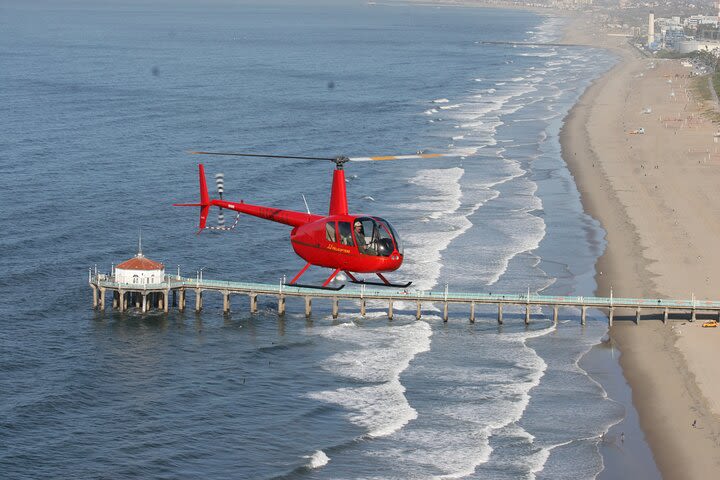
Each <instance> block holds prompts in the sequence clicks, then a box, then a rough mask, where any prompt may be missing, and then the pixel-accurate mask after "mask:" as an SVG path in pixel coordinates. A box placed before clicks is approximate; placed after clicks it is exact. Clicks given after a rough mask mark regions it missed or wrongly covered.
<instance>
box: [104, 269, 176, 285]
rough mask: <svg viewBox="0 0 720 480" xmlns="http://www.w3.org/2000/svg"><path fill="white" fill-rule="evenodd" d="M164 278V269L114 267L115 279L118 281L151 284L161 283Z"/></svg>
mask: <svg viewBox="0 0 720 480" xmlns="http://www.w3.org/2000/svg"><path fill="white" fill-rule="evenodd" d="M164 279H165V270H164V269H160V270H124V269H122V268H116V269H115V281H116V282H119V283H131V284H135V285H151V284H155V283H162V281H163V280H164Z"/></svg>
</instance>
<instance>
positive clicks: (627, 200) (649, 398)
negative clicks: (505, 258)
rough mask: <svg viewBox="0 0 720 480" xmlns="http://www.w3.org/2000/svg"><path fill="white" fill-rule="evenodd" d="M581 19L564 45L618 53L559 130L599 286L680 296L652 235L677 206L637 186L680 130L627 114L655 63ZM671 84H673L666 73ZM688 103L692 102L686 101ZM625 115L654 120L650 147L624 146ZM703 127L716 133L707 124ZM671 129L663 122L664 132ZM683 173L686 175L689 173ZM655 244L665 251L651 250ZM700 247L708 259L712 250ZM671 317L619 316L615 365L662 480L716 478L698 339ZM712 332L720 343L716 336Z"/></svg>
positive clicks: (605, 290)
mask: <svg viewBox="0 0 720 480" xmlns="http://www.w3.org/2000/svg"><path fill="white" fill-rule="evenodd" d="M584 21H586V20H584V18H583V17H581V16H578V17H575V18H574V19H573V20H571V22H570V24H569V25H568V27H567V30H566V36H565V41H569V40H572V43H584V44H586V45H588V46H592V47H598V48H605V49H609V50H611V51H613V52H615V53H616V54H618V55H619V56H620V60H619V62H618V64H617V65H616V66H615V67H613V68H612V69H611V70H610V71H609V72H607V73H606V74H604V75H603V76H602V77H600V78H599V79H596V80H595V81H594V82H593V84H591V86H590V87H588V89H587V90H586V91H585V92H584V93H583V95H582V96H581V97H580V99H579V101H578V102H577V104H576V105H575V106H573V108H572V109H571V110H570V112H569V113H568V115H567V117H566V118H565V119H564V123H563V127H562V129H561V134H560V141H561V146H562V155H563V159H564V160H565V162H566V163H567V165H568V168H569V169H570V172H571V173H572V175H573V177H574V179H575V182H576V185H577V187H578V190H579V191H580V194H581V201H582V204H583V207H584V209H585V211H586V212H588V213H589V214H590V215H591V216H593V218H595V219H597V220H598V221H600V223H601V224H602V226H603V228H604V229H605V231H606V240H607V248H606V250H605V252H604V254H603V255H602V256H601V257H600V258H599V259H598V261H597V264H596V277H595V278H596V282H597V292H598V294H599V295H605V296H607V295H609V292H610V290H611V289H614V291H615V292H616V293H617V292H622V293H621V294H620V295H618V296H628V297H629V296H638V297H642V296H654V297H670V298H678V297H682V296H683V295H681V292H682V291H683V289H684V288H686V285H684V280H685V279H684V278H683V275H681V274H680V275H678V273H677V272H678V271H679V270H681V269H682V267H683V266H684V264H683V262H672V261H669V263H671V264H672V265H670V266H668V267H665V269H662V268H658V267H659V266H660V264H661V262H659V261H656V260H655V259H656V258H657V259H659V258H663V260H665V258H666V254H667V253H669V252H668V250H672V249H674V248H675V246H674V245H673V243H671V242H661V241H658V239H657V237H658V235H657V231H658V229H661V228H662V227H663V225H661V224H658V222H657V217H661V216H662V214H663V213H665V214H666V213H667V212H666V211H665V210H666V209H667V208H669V209H671V212H672V213H675V212H676V208H674V207H671V206H670V205H675V203H674V198H657V197H658V196H660V195H658V194H657V193H656V192H657V190H660V188H659V187H660V186H661V184H660V183H656V184H655V185H652V186H651V187H654V188H650V189H647V190H646V189H643V188H639V187H638V184H643V185H640V186H642V187H647V186H648V185H644V184H646V183H647V182H648V180H649V179H647V176H648V172H645V171H644V170H645V166H646V165H648V166H652V167H653V169H654V170H661V169H662V170H666V169H667V170H671V169H672V168H673V167H674V165H668V164H667V163H666V162H664V161H663V160H664V159H663V158H662V156H661V155H659V152H663V153H664V152H665V150H666V148H670V147H671V146H675V147H677V145H676V144H678V143H682V142H681V141H679V140H678V133H680V136H681V137H682V136H685V135H686V133H685V132H681V131H680V132H679V131H677V130H675V131H673V132H672V137H670V136H669V135H668V134H669V133H671V132H668V131H663V130H661V129H659V128H657V127H655V125H653V123H652V122H650V121H649V120H650V119H649V118H637V115H638V112H637V111H634V110H630V109H631V108H632V107H630V106H629V104H630V103H631V102H630V101H629V100H630V98H631V96H632V98H633V99H634V98H636V97H639V96H640V95H639V94H640V93H641V92H639V91H638V89H639V88H647V91H649V90H650V88H649V87H646V86H645V85H643V86H642V87H639V86H636V85H632V83H633V82H632V79H634V78H641V79H642V80H643V84H645V83H647V82H645V73H646V68H647V66H646V63H647V62H648V61H652V60H651V59H645V58H641V57H640V55H639V53H638V52H636V51H634V50H633V49H632V48H631V47H630V45H628V44H627V43H624V44H615V45H612V44H611V43H610V40H609V38H607V37H605V38H602V37H599V36H597V35H596V34H594V35H592V36H591V37H589V36H588V34H589V30H588V29H583V28H582V27H581V25H580V22H584ZM569 37H570V38H569ZM675 63H676V64H677V63H678V62H675ZM671 67H672V65H671ZM674 68H675V69H674V70H673V69H672V68H669V69H668V71H669V72H671V73H663V74H662V75H663V76H662V77H660V78H659V80H660V81H657V80H658V78H657V75H655V77H654V80H656V81H655V82H654V83H653V84H652V86H653V87H655V89H657V90H658V91H661V90H662V89H663V85H662V84H663V83H666V81H665V78H666V76H670V77H672V76H673V73H672V72H677V65H675V66H674ZM675 75H676V76H675V77H673V78H676V79H677V78H678V77H677V75H679V74H678V73H675ZM650 76H651V75H650V74H648V75H647V77H650ZM652 79H653V78H651V79H648V82H649V81H650V80H652ZM667 80H668V81H672V78H668V79H667ZM636 83H639V82H636ZM648 84H649V83H648ZM661 93H665V91H661ZM674 93H675V92H674V91H673V92H672V95H673V96H672V99H673V100H675V95H674ZM668 98H670V97H669V96H668V97H665V98H663V97H662V96H657V97H653V99H654V100H655V101H656V102H658V103H662V102H664V101H666V100H667V101H668V102H669V100H668ZM675 103H677V102H675ZM689 104H690V101H688V102H687V105H689ZM687 105H686V106H687ZM633 106H634V105H633ZM670 107H675V110H673V112H674V113H673V115H678V111H680V112H682V113H683V114H685V113H684V112H686V111H687V110H678V105H670ZM636 110H640V108H636ZM668 111H671V110H670V109H668ZM626 119H627V120H630V119H632V120H637V121H645V122H647V123H648V124H650V125H653V127H654V128H656V130H657V132H656V133H655V134H654V135H653V137H654V138H652V140H651V138H650V137H646V138H642V140H651V142H648V143H654V145H653V144H650V145H649V146H648V148H645V149H643V150H639V149H638V148H637V145H635V144H630V138H628V137H627V128H628V123H627V122H623V121H621V120H626ZM656 121H657V119H656ZM705 127H706V129H710V130H712V126H711V125H705ZM667 128H668V124H667V123H666V124H665V130H667ZM643 137H645V136H643ZM623 140H625V141H623ZM632 140H633V141H634V140H635V138H633V139H632ZM688 141H689V142H691V144H693V145H694V144H695V143H694V142H698V141H700V140H698V139H695V138H693V139H691V140H688ZM661 145H662V146H661ZM633 147H636V148H635V151H634V152H631V150H632V149H633ZM685 147H686V145H685V144H684V143H682V145H681V146H680V147H677V148H676V150H677V154H678V155H679V157H682V156H683V155H682V154H683V153H685V152H684V151H683V148H685ZM621 154H624V155H622V158H623V160H624V161H625V162H623V161H620V160H619V159H618V158H619V156H620V155H621ZM685 156H687V155H685ZM630 161H633V165H632V166H633V167H634V168H629V167H630V165H628V164H629V163H630ZM653 163H655V165H652V164H653ZM637 167H640V168H637ZM666 167H667V168H666ZM663 173H666V172H663ZM682 173H684V174H685V175H687V174H688V172H687V170H684V171H683V172H682ZM650 181H651V182H662V184H665V185H667V187H666V189H668V190H671V189H672V188H671V187H673V186H674V183H678V182H684V181H685V179H684V178H683V177H682V176H675V175H672V176H667V175H664V176H663V177H660V176H659V175H656V176H655V177H654V178H652V179H651V180H650ZM665 185H663V186H665ZM661 191H662V190H661ZM627 192H630V193H627ZM653 200H654V201H655V202H653ZM658 204H659V205H660V206H659V207H658ZM678 208H679V206H678ZM654 210H662V211H660V212H658V211H654ZM643 216H645V217H646V218H645V221H643ZM670 218H671V219H672V216H670ZM675 221H676V222H677V220H675ZM700 231H702V229H700ZM655 250H657V251H659V252H661V253H662V255H656V254H655V255H653V254H650V255H649V253H650V252H653V253H654V251H655ZM705 253H706V254H707V255H711V253H712V251H705ZM673 260H674V259H673ZM665 277H669V278H665ZM708 278H709V277H708ZM665 285H667V286H665ZM697 291H698V292H699V291H701V290H697ZM706 291H708V292H709V290H706ZM687 296H689V295H685V297H687ZM703 297H705V295H703ZM706 298H707V297H706ZM618 313H620V314H621V315H622V314H630V313H634V312H618ZM616 319H617V317H616ZM672 323H673V322H672V321H671V324H670V325H663V324H662V322H660V321H659V319H657V318H656V319H654V320H643V321H641V324H640V325H635V324H634V323H633V322H631V321H617V322H616V323H615V324H614V326H613V327H612V328H611V329H610V337H611V341H612V342H613V343H614V344H615V345H617V346H618V347H619V349H620V350H621V352H622V356H621V358H620V365H621V366H622V372H623V375H624V377H625V379H626V381H627V382H628V384H629V385H630V388H631V390H632V404H633V405H634V407H635V408H636V409H637V411H638V414H639V421H640V426H641V428H642V431H643V432H644V434H645V437H646V439H647V443H648V444H649V446H650V448H651V450H652V453H653V456H654V459H655V463H656V465H657V468H659V469H660V472H661V473H662V476H663V478H685V479H686V478H715V477H717V476H720V467H719V465H720V459H719V458H718V457H719V456H718V442H717V440H716V438H717V437H716V435H717V432H718V431H719V430H718V418H717V415H716V414H713V412H712V410H711V408H710V404H709V403H708V401H707V398H706V394H705V393H704V392H703V391H702V390H701V388H700V387H699V386H698V383H699V382H698V379H697V378H696V375H695V373H694V371H693V369H692V368H691V367H690V366H689V363H690V364H691V363H692V359H688V358H687V355H688V354H690V355H695V354H696V353H695V352H694V350H695V345H691V346H690V349H689V350H690V352H688V350H687V349H686V350H685V351H683V350H682V349H681V348H678V346H680V347H682V343H681V342H678V341H679V340H681V339H680V338H679V337H678V334H677V333H676V332H677V331H678V330H679V329H677V328H676V325H678V324H676V325H673V324H672ZM699 323H700V322H696V324H695V325H694V326H693V327H694V328H692V330H694V332H693V333H694V334H695V336H697V335H703V334H704V332H702V331H701V329H699V328H698V327H699V325H698V324H699ZM681 325H683V326H684V327H683V328H684V329H687V330H690V329H691V328H690V326H688V325H687V324H686V322H683V323H681ZM710 334H712V333H710ZM705 337H708V335H705ZM714 337H715V339H717V335H715V336H714ZM683 340H684V339H683ZM706 340H707V338H706ZM715 345H717V343H716V344H715ZM709 350H710V352H705V355H708V356H711V355H712V347H710V348H709ZM688 360H690V361H688ZM706 383H707V382H706ZM711 395H712V393H711ZM696 421H699V422H700V423H701V426H702V428H696V427H694V426H692V425H693V422H696ZM701 430H702V431H701ZM601 476H602V474H601Z"/></svg>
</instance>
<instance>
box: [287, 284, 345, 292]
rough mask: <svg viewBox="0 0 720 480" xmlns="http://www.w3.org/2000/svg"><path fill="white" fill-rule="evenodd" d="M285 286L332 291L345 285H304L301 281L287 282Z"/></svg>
mask: <svg viewBox="0 0 720 480" xmlns="http://www.w3.org/2000/svg"><path fill="white" fill-rule="evenodd" d="M286 286H287V287H298V288H313V289H316V290H334V291H338V290H342V289H343V288H345V285H340V286H339V287H323V286H320V285H306V284H302V283H288V284H287V285H286Z"/></svg>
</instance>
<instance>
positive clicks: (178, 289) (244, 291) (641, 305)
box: [89, 274, 720, 325]
mask: <svg viewBox="0 0 720 480" xmlns="http://www.w3.org/2000/svg"><path fill="white" fill-rule="evenodd" d="M89 282H90V286H91V287H92V288H93V299H94V301H93V306H94V307H96V308H103V309H104V303H105V299H104V297H105V291H106V290H109V291H111V292H113V297H114V298H113V306H114V307H115V308H119V309H120V310H124V309H125V308H127V305H128V304H129V305H133V301H134V302H135V305H140V304H141V305H142V308H143V311H146V310H147V309H148V308H150V307H151V306H152V305H146V303H145V302H146V300H147V296H148V295H150V296H151V300H152V301H154V302H157V304H158V305H162V308H163V309H164V310H165V311H167V310H168V306H169V303H170V300H169V295H170V293H171V292H172V294H173V298H175V296H176V294H179V296H180V300H179V304H178V307H179V309H180V310H183V309H184V308H185V296H186V295H185V293H186V291H191V292H193V293H194V294H195V300H196V302H195V307H196V310H197V311H200V310H201V309H202V293H203V292H205V291H216V292H219V293H221V294H222V295H223V310H224V311H226V312H228V311H230V295H247V296H248V297H249V298H250V300H251V302H250V303H251V307H250V308H251V311H253V312H254V311H256V310H257V296H258V295H267V296H274V297H277V298H278V311H279V313H281V314H282V313H284V311H285V297H303V298H304V299H305V311H306V314H308V315H310V313H311V307H310V305H311V301H312V299H313V298H329V299H331V300H332V307H333V316H337V313H338V302H339V300H356V301H359V302H360V304H361V305H360V310H361V314H362V315H364V314H365V306H366V301H368V300H379V301H386V302H388V316H389V317H390V318H392V315H393V313H392V310H393V303H394V302H398V301H400V302H415V303H416V304H417V308H416V316H417V318H420V315H421V306H422V304H423V303H425V304H438V303H440V304H442V305H443V319H444V320H447V318H448V304H469V305H470V319H471V321H474V319H475V305H476V304H480V305H483V304H485V305H487V304H492V305H497V308H498V321H499V322H501V323H502V315H503V306H505V305H514V306H520V307H525V320H526V322H529V320H530V316H531V308H532V307H550V308H552V309H553V319H554V320H555V321H557V317H558V308H559V307H574V308H579V309H581V321H582V322H583V323H584V322H585V318H586V310H587V309H588V308H599V309H607V310H608V317H609V323H610V324H611V325H612V321H613V314H614V310H615V309H616V308H622V309H634V310H635V311H636V321H639V320H640V316H641V311H643V310H644V311H647V310H660V311H661V312H662V314H663V320H664V321H667V320H668V317H669V315H670V312H671V311H672V312H677V311H684V312H690V319H691V320H694V319H695V315H696V312H698V311H700V312H709V313H713V314H718V315H720V301H711V300H698V299H695V298H692V299H690V300H672V299H663V298H656V299H648V298H624V297H612V296H611V297H593V296H559V295H540V294H535V293H530V292H528V293H520V294H507V293H501V294H497V293H472V292H450V291H447V290H445V291H429V290H398V289H394V288H384V287H376V286H368V285H359V286H356V285H353V286H346V287H345V288H344V289H342V290H323V289H314V288H307V287H296V286H292V285H285V284H283V283H281V282H278V283H276V284H268V283H252V282H230V281H224V280H206V279H202V280H201V279H199V278H188V277H180V276H175V275H166V276H165V278H164V281H163V282H161V283H156V284H134V283H120V282H117V281H115V278H114V277H112V276H108V275H103V274H91V275H90V277H89ZM98 294H99V295H100V298H98ZM127 295H130V297H131V298H130V299H129V300H128V298H126V296H127ZM133 295H134V296H133ZM121 299H122V300H121ZM153 305H154V304H153Z"/></svg>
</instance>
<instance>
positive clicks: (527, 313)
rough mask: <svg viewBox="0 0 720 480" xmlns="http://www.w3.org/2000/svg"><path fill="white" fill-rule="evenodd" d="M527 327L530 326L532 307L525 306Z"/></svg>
mask: <svg viewBox="0 0 720 480" xmlns="http://www.w3.org/2000/svg"><path fill="white" fill-rule="evenodd" d="M525 325H530V305H529V304H528V305H525Z"/></svg>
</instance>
